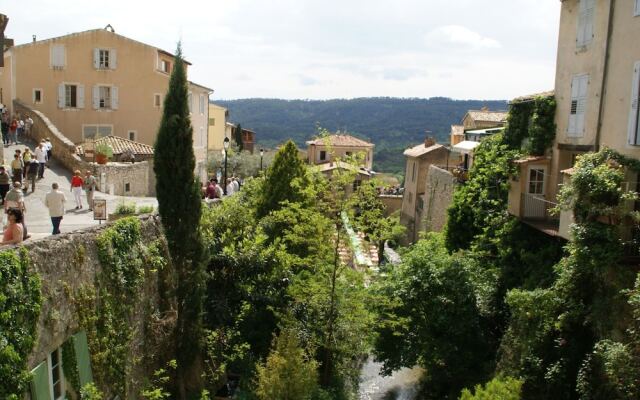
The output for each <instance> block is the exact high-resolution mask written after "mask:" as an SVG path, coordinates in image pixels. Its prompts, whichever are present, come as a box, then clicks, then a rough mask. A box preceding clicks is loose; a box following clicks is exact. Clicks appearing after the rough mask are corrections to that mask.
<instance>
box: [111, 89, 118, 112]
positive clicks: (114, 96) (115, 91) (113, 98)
mask: <svg viewBox="0 0 640 400" xmlns="http://www.w3.org/2000/svg"><path fill="white" fill-rule="evenodd" d="M111 108H112V109H114V110H117V109H118V87H117V86H111Z"/></svg>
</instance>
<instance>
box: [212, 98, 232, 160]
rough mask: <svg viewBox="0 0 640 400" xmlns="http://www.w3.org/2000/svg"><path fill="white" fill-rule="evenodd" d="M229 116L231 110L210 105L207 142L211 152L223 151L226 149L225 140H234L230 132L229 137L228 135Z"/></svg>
mask: <svg viewBox="0 0 640 400" xmlns="http://www.w3.org/2000/svg"><path fill="white" fill-rule="evenodd" d="M228 116H229V110H227V109H226V108H224V107H221V106H219V105H217V104H211V103H210V104H209V124H208V127H209V128H208V129H209V130H208V134H209V140H208V141H207V148H208V150H209V151H220V150H222V149H223V148H224V147H223V145H224V138H225V137H228V138H229V140H231V139H232V136H231V132H230V131H229V136H227V135H226V133H227V129H226V125H227V117H228Z"/></svg>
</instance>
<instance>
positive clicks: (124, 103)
mask: <svg viewBox="0 0 640 400" xmlns="http://www.w3.org/2000/svg"><path fill="white" fill-rule="evenodd" d="M4 62H5V68H4V70H3V72H2V75H0V87H1V90H2V97H3V100H4V102H5V103H6V104H8V105H9V107H10V108H11V103H12V101H13V100H19V101H20V102H22V103H23V104H25V105H27V106H29V107H30V108H32V109H36V110H39V111H41V112H42V113H43V114H44V115H46V116H47V117H48V118H49V119H50V120H51V121H52V122H53V123H54V124H55V125H56V127H57V128H58V129H59V130H60V131H61V132H62V133H63V134H64V135H65V136H66V137H67V138H69V139H70V140H71V141H72V142H74V143H81V142H84V141H88V140H93V139H95V138H97V137H101V136H107V135H115V136H120V137H123V138H126V139H130V140H134V141H137V142H141V143H145V144H148V145H153V144H154V142H155V138H156V134H157V131H158V128H159V124H160V119H161V117H162V104H163V99H164V96H165V95H166V92H167V89H168V85H169V77H170V73H171V71H172V68H173V65H174V56H173V55H172V54H171V53H169V52H167V51H164V50H162V49H159V48H156V47H154V46H150V45H147V44H144V43H141V42H138V41H135V40H132V39H129V38H127V37H124V36H122V35H118V34H116V33H114V32H113V31H112V30H107V29H94V30H88V31H84V32H78V33H73V34H70V35H65V36H61V37H56V38H52V39H46V40H40V41H34V42H32V43H26V44H22V45H18V46H14V47H11V48H10V49H9V50H8V51H7V52H6V53H5V55H4ZM186 67H187V72H188V68H189V67H190V64H189V63H188V62H186ZM211 93H212V90H211V89H209V88H206V87H204V86H201V85H198V84H195V83H193V82H189V110H190V112H191V124H192V126H193V145H194V150H195V155H196V161H197V164H198V168H199V169H200V171H199V172H202V170H203V167H204V164H205V160H206V149H207V140H208V135H207V126H208V111H209V107H208V103H209V95H210V94H211ZM205 176H206V175H205Z"/></svg>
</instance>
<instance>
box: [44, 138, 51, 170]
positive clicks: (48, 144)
mask: <svg viewBox="0 0 640 400" xmlns="http://www.w3.org/2000/svg"><path fill="white" fill-rule="evenodd" d="M44 149H45V150H46V151H47V167H48V166H49V162H50V161H51V155H52V154H53V143H51V140H49V138H45V139H44Z"/></svg>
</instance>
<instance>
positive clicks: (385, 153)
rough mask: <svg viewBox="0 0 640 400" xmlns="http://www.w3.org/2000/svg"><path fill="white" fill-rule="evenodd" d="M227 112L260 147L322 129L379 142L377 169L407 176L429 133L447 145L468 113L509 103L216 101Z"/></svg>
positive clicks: (306, 136) (440, 100) (302, 137)
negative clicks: (407, 161)
mask: <svg viewBox="0 0 640 400" xmlns="http://www.w3.org/2000/svg"><path fill="white" fill-rule="evenodd" d="M215 103H216V104H219V105H221V106H223V107H226V108H228V109H229V113H230V119H231V121H233V122H239V123H242V125H243V126H245V127H247V128H250V129H253V130H255V131H256V132H257V137H256V139H257V140H258V142H259V143H260V145H264V146H267V147H273V146H276V145H278V144H281V143H283V142H285V141H286V140H287V139H292V140H293V141H294V142H295V143H296V144H297V145H298V146H301V147H305V141H307V140H309V139H310V138H311V137H313V136H314V134H315V133H316V130H317V129H316V127H317V126H318V125H320V126H323V127H325V128H327V129H329V130H330V131H337V130H346V131H348V132H353V133H354V134H355V135H356V136H359V137H362V138H363V139H366V140H369V141H371V142H373V143H375V145H376V148H375V155H374V158H373V161H374V169H375V170H377V171H381V172H389V173H393V174H397V175H402V174H404V159H403V157H402V152H403V151H404V149H406V148H407V147H408V146H410V145H415V144H418V143H420V142H422V141H423V140H424V137H425V131H427V130H429V131H431V132H432V135H433V136H435V137H436V138H437V140H438V141H439V142H444V143H448V141H449V133H450V130H451V125H452V124H458V123H460V121H461V120H462V118H463V117H464V115H465V113H466V112H467V110H470V109H480V108H482V107H483V106H487V107H489V108H490V109H492V110H505V109H506V108H507V103H506V102H505V101H494V100H487V101H484V100H452V99H448V98H442V97H434V98H430V99H414V98H409V99H400V98H389V97H379V98H359V99H352V100H345V99H336V100H280V99H242V100H218V101H215Z"/></svg>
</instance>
